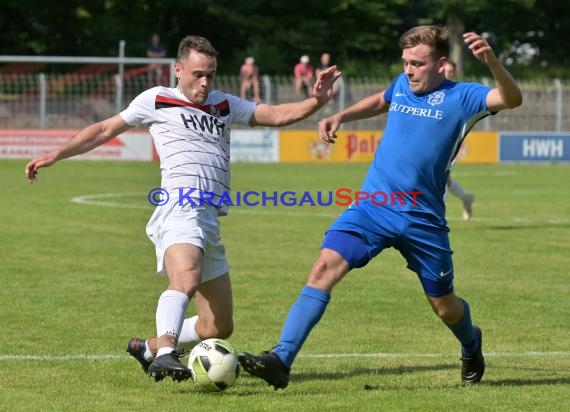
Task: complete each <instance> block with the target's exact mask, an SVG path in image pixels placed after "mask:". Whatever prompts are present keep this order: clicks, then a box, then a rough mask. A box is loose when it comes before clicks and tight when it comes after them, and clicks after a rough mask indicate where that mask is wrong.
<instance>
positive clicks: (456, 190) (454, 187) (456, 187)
mask: <svg viewBox="0 0 570 412" xmlns="http://www.w3.org/2000/svg"><path fill="white" fill-rule="evenodd" d="M448 187H449V191H450V192H451V193H452V194H454V195H455V196H457V197H458V198H460V199H463V198H464V197H465V190H463V188H462V187H461V185H460V184H459V182H458V181H457V180H455V179H453V180H452V181H451V184H450V185H449V186H448Z"/></svg>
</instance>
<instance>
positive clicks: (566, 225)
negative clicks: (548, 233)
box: [474, 222, 570, 230]
mask: <svg viewBox="0 0 570 412" xmlns="http://www.w3.org/2000/svg"><path fill="white" fill-rule="evenodd" d="M546 228H549V229H562V230H566V229H570V223H565V222H558V223H554V222H553V223H549V222H544V223H540V222H538V223H530V222H529V223H524V222H521V223H518V224H504V225H501V224H498V225H488V226H487V225H485V226H483V225H481V226H477V227H474V229H478V230H523V229H524V230H528V229H546Z"/></svg>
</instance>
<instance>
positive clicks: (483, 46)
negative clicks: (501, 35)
mask: <svg viewBox="0 0 570 412" xmlns="http://www.w3.org/2000/svg"><path fill="white" fill-rule="evenodd" d="M463 40H464V41H465V44H466V45H467V47H469V50H471V53H473V55H474V56H475V57H476V58H477V59H479V60H480V61H481V62H483V63H485V64H487V65H488V64H492V63H496V62H497V56H495V52H494V51H493V48H492V47H491V45H490V44H489V42H488V41H487V40H485V39H484V38H483V36H481V35H479V34H477V33H474V32H469V33H464V34H463Z"/></svg>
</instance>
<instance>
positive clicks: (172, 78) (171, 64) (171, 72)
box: [169, 60, 176, 87]
mask: <svg viewBox="0 0 570 412" xmlns="http://www.w3.org/2000/svg"><path fill="white" fill-rule="evenodd" d="M175 63H176V61H174V60H172V61H171V62H170V75H169V79H170V87H176V76H175V75H174V64H175Z"/></svg>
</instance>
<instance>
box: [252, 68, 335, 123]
mask: <svg viewBox="0 0 570 412" xmlns="http://www.w3.org/2000/svg"><path fill="white" fill-rule="evenodd" d="M340 76H341V72H340V71H338V70H337V67H336V66H331V67H329V68H327V69H326V70H323V71H322V72H320V73H319V75H318V77H317V81H316V82H315V85H314V86H313V96H312V97H309V98H308V99H305V100H303V101H301V102H294V103H284V104H279V105H268V104H264V103H261V104H259V105H258V106H257V107H256V108H255V113H254V119H252V122H251V124H252V126H276V127H282V126H287V125H290V124H293V123H296V122H298V121H301V120H303V119H306V118H307V117H309V116H310V115H312V114H313V113H315V112H316V111H318V110H319V109H320V108H321V107H323V106H324V105H325V104H326V103H327V102H328V101H329V100H330V99H331V97H332V95H333V85H334V82H336V80H337V79H338V78H339V77H340Z"/></svg>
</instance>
